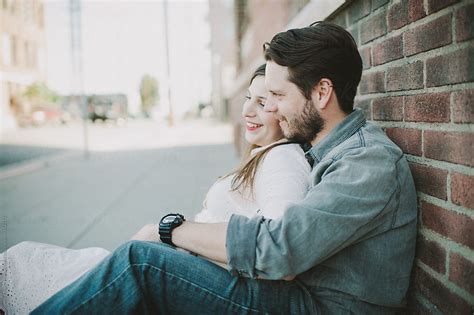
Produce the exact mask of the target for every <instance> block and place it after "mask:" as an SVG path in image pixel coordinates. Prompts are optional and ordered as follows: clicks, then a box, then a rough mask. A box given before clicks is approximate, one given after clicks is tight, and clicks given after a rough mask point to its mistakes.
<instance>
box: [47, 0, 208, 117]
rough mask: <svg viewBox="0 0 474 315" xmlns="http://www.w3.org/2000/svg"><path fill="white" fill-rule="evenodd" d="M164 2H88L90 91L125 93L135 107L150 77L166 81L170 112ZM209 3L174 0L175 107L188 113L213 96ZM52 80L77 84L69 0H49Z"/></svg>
mask: <svg viewBox="0 0 474 315" xmlns="http://www.w3.org/2000/svg"><path fill="white" fill-rule="evenodd" d="M163 8H164V3H163V1H160V0H155V1H151V0H149V1H105V0H102V1H97V0H96V1H83V2H82V54H83V86H84V90H85V93H87V94H89V93H125V94H127V96H128V101H129V111H131V112H132V113H136V112H137V111H138V109H139V94H138V91H139V85H140V79H141V77H142V76H143V75H144V74H150V75H152V76H154V77H156V78H157V79H158V81H159V89H160V99H161V104H160V106H159V107H161V108H160V110H161V111H162V112H164V113H166V112H167V110H168V101H167V83H168V80H167V75H166V50H165V36H164V18H163V17H164V14H163V12H164V11H163ZM207 14H208V3H207V1H205V0H169V1H168V23H169V24H168V25H169V26H168V31H169V32H168V34H169V45H170V72H171V76H170V85H171V101H172V105H173V111H174V112H175V113H176V114H177V115H180V114H183V113H184V112H185V111H187V110H189V109H191V108H195V107H197V105H198V103H199V102H208V101H209V98H210V89H211V78H210V73H211V71H210V59H211V57H210V50H209V47H210V28H209V25H208V19H207ZM45 28H46V42H47V44H46V45H47V50H46V51H47V53H46V54H47V80H48V84H49V86H50V88H52V89H54V90H56V91H58V92H60V93H63V94H68V93H70V91H71V88H72V80H71V74H72V66H71V48H70V47H71V42H70V17H69V1H53V0H46V1H45Z"/></svg>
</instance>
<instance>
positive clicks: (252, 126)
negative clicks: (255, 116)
mask: <svg viewBox="0 0 474 315" xmlns="http://www.w3.org/2000/svg"><path fill="white" fill-rule="evenodd" d="M247 126H248V127H249V128H258V127H262V126H263V125H259V124H252V123H249V122H248V123H247Z"/></svg>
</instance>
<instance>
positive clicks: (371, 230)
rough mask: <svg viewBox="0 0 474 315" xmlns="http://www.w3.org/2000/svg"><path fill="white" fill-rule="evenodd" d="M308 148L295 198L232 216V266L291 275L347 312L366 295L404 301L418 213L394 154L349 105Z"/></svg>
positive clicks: (270, 275) (376, 300) (378, 302)
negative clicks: (255, 213)
mask: <svg viewBox="0 0 474 315" xmlns="http://www.w3.org/2000/svg"><path fill="white" fill-rule="evenodd" d="M307 154H308V155H310V156H311V158H312V159H313V160H314V165H313V169H312V172H311V175H310V176H311V187H310V190H309V191H308V194H307V196H306V198H305V199H304V200H302V201H301V202H298V203H295V204H292V205H290V206H289V208H287V210H286V211H285V213H284V215H283V217H282V218H281V219H277V220H269V219H265V218H263V217H254V218H246V217H243V216H239V215H233V216H232V217H231V219H230V222H229V226H228V231H227V242H226V246H227V255H228V258H229V261H228V263H229V268H230V271H231V273H233V274H239V275H242V276H246V277H251V278H255V277H259V278H263V279H281V278H283V277H284V276H288V275H298V276H297V278H296V279H297V280H299V281H300V282H302V283H303V284H305V285H306V286H307V287H308V288H310V289H311V292H312V294H313V295H314V297H315V300H316V302H317V303H318V302H320V303H323V304H324V303H325V300H327V301H329V300H331V299H334V300H335V299H339V302H337V303H343V304H345V308H347V309H351V310H353V311H356V313H358V312H357V310H359V311H361V312H362V309H363V308H361V307H360V306H361V305H362V304H365V303H366V304H367V305H373V306H374V307H376V306H377V307H378V306H382V308H381V309H383V307H388V308H391V307H399V306H403V304H404V297H405V294H406V292H407V289H408V285H409V279H410V271H411V267H412V264H413V260H414V254H415V242H416V219H417V200H416V191H415V188H414V183H413V179H412V176H411V173H410V169H409V167H408V163H407V161H406V159H405V157H404V155H403V152H402V151H401V150H400V148H398V147H397V146H396V145H395V144H394V143H393V142H392V141H391V140H390V139H389V138H388V137H387V136H386V135H385V133H384V132H383V131H382V130H381V129H380V128H379V127H378V126H375V125H374V124H371V123H368V122H366V121H365V118H364V116H363V114H362V112H361V111H359V110H356V111H354V112H352V113H351V114H350V115H349V116H347V117H346V119H345V120H344V121H343V122H341V123H340V124H339V125H338V126H337V127H336V128H334V129H333V130H332V131H331V132H330V134H329V135H328V136H326V137H325V138H324V139H323V140H322V141H321V142H320V143H318V144H317V145H315V146H314V147H312V148H311V149H310V150H309V151H308V152H307ZM319 293H321V294H319ZM330 304H331V303H329V304H328V305H330ZM330 308H331V307H330V306H329V309H330ZM372 310H374V309H372Z"/></svg>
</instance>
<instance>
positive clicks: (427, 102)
mask: <svg viewBox="0 0 474 315" xmlns="http://www.w3.org/2000/svg"><path fill="white" fill-rule="evenodd" d="M449 96H450V94H449V93H448V92H447V93H427V94H418V95H410V96H406V97H405V121H424V122H449V121H450V119H451V118H450V114H451V110H450V106H449V103H450V102H449Z"/></svg>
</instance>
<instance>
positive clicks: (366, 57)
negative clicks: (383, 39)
mask: <svg viewBox="0 0 474 315" xmlns="http://www.w3.org/2000/svg"><path fill="white" fill-rule="evenodd" d="M370 50H371V49H370V47H366V48H364V49H361V50H360V51H359V52H360V56H361V57H362V65H363V67H364V69H368V68H370V66H371V62H370Z"/></svg>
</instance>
